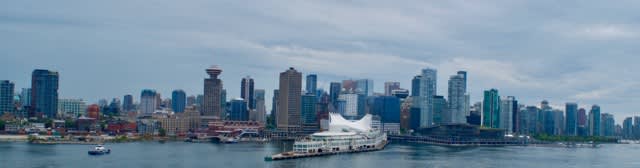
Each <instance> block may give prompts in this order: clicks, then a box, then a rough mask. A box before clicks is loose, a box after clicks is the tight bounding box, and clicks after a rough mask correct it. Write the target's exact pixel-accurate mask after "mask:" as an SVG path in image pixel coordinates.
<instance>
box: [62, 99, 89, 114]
mask: <svg viewBox="0 0 640 168" xmlns="http://www.w3.org/2000/svg"><path fill="white" fill-rule="evenodd" d="M86 109H87V104H86V103H85V102H84V101H83V100H82V99H58V114H62V115H65V116H69V117H78V116H79V115H81V114H84V112H85V110H86Z"/></svg>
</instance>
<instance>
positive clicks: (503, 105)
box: [500, 96, 517, 134]
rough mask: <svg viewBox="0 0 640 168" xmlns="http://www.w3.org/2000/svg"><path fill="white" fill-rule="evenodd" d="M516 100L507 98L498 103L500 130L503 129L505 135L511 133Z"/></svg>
mask: <svg viewBox="0 0 640 168" xmlns="http://www.w3.org/2000/svg"><path fill="white" fill-rule="evenodd" d="M516 108H517V107H516V98H515V97H513V96H507V98H503V99H502V100H501V102H500V128H502V129H505V130H506V133H508V134H509V133H513V114H514V113H515V109H516Z"/></svg>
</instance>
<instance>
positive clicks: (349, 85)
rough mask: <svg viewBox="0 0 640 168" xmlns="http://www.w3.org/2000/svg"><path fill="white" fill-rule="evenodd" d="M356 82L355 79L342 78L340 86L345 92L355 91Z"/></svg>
mask: <svg viewBox="0 0 640 168" xmlns="http://www.w3.org/2000/svg"><path fill="white" fill-rule="evenodd" d="M357 85H358V84H357V82H356V81H355V80H352V79H349V80H342V88H343V89H344V91H346V92H355V91H356V88H357Z"/></svg>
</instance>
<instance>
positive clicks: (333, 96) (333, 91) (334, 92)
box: [329, 82, 342, 106]
mask: <svg viewBox="0 0 640 168" xmlns="http://www.w3.org/2000/svg"><path fill="white" fill-rule="evenodd" d="M341 91H342V84H341V83H340V82H331V84H329V100H330V101H331V103H334V104H335V102H336V101H337V100H338V97H339V96H340V92H341ZM334 106H335V105H334Z"/></svg>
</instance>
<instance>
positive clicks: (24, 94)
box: [20, 88, 31, 107]
mask: <svg viewBox="0 0 640 168" xmlns="http://www.w3.org/2000/svg"><path fill="white" fill-rule="evenodd" d="M20 102H21V103H22V107H31V88H22V90H21V92H20Z"/></svg>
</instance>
